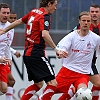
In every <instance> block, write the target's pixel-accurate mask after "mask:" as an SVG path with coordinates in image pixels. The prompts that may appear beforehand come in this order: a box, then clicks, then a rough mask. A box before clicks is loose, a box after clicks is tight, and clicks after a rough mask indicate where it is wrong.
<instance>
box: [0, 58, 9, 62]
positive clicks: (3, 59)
mask: <svg viewBox="0 0 100 100" xmlns="http://www.w3.org/2000/svg"><path fill="white" fill-rule="evenodd" d="M8 61H9V59H7V58H5V57H1V58H0V62H1V63H7V62H8Z"/></svg>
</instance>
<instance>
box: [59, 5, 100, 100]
mask: <svg viewBox="0 0 100 100" xmlns="http://www.w3.org/2000/svg"><path fill="white" fill-rule="evenodd" d="M89 13H90V15H91V25H90V30H91V31H93V32H94V33H96V34H97V35H100V21H99V19H100V6H99V5H97V4H93V5H91V6H90V9H89ZM76 29H80V25H77V26H76V27H75V28H74V30H76ZM72 31H73V30H72ZM95 62H96V53H94V56H93V60H92V66H91V68H92V72H91V74H90V75H89V76H90V81H91V82H92V83H93V85H95V86H97V87H95V86H93V88H92V92H93V98H92V100H98V99H97V98H99V94H98V93H99V90H100V75H99V74H98V71H97V69H96V66H95ZM95 91H96V92H95ZM74 94H75V88H73V87H72V88H70V89H69V92H68V93H66V94H63V95H62V96H61V97H60V98H59V100H66V99H70V98H71V97H72V96H73V95H74Z"/></svg>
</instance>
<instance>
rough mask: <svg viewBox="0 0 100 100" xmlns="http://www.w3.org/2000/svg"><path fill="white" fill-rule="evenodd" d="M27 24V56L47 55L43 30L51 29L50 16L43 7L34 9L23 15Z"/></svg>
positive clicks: (25, 52) (25, 53) (23, 19)
mask: <svg viewBox="0 0 100 100" xmlns="http://www.w3.org/2000/svg"><path fill="white" fill-rule="evenodd" d="M22 21H23V22H24V23H25V24H26V32H25V33H26V34H25V37H26V38H25V50H24V55H25V56H35V57H41V56H45V46H46V45H45V41H44V39H43V38H42V30H48V31H49V29H50V16H49V15H48V14H47V13H46V11H45V10H44V9H43V8H38V9H33V10H32V11H31V12H29V13H28V14H27V15H25V16H23V17H22Z"/></svg>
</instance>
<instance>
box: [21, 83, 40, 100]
mask: <svg viewBox="0 0 100 100" xmlns="http://www.w3.org/2000/svg"><path fill="white" fill-rule="evenodd" d="M39 90H40V88H39V87H38V86H37V85H36V84H33V85H30V86H29V87H28V88H27V89H26V90H25V92H24V94H23V95H22V97H21V98H20V100H29V99H30V98H31V97H32V96H33V95H34V94H35V93H36V92H37V91H39Z"/></svg>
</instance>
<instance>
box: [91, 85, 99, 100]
mask: <svg viewBox="0 0 100 100" xmlns="http://www.w3.org/2000/svg"><path fill="white" fill-rule="evenodd" d="M92 95H93V97H92V100H99V99H100V97H99V95H100V87H95V86H93V87H92Z"/></svg>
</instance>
